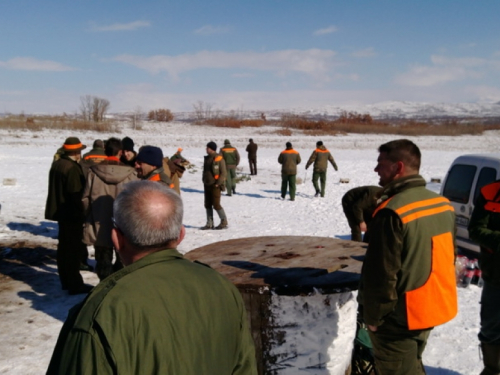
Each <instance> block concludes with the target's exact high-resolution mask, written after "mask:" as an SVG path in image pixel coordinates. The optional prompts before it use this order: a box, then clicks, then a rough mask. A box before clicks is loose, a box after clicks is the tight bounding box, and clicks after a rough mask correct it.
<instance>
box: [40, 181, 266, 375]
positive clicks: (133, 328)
mask: <svg viewBox="0 0 500 375" xmlns="http://www.w3.org/2000/svg"><path fill="white" fill-rule="evenodd" d="M182 216H183V207H182V200H181V198H180V197H179V195H178V194H177V193H176V192H175V191H174V190H172V189H169V188H167V187H166V186H164V185H162V184H158V183H155V182H151V181H133V182H130V183H128V184H127V185H126V186H125V188H124V190H123V191H122V192H121V193H120V194H119V195H118V197H117V198H116V200H115V203H114V221H115V228H114V229H113V231H112V238H113V243H114V245H115V248H116V250H117V252H118V254H119V255H120V258H121V260H122V262H123V264H124V265H125V268H123V269H121V270H120V271H118V272H116V273H114V274H112V275H111V276H110V277H108V278H107V279H106V280H104V281H103V282H101V283H100V284H99V285H98V286H97V287H95V288H94V290H93V291H92V292H91V293H90V295H89V296H88V297H87V299H85V300H84V301H83V302H82V303H80V304H79V305H77V306H75V307H74V308H73V309H72V310H71V311H70V314H69V316H68V319H67V321H66V322H65V324H64V326H63V328H62V330H61V333H60V336H59V339H58V341H57V344H56V347H55V350H54V353H53V356H52V359H51V361H50V364H49V368H48V370H47V374H49V375H55V374H58V375H67V374H71V375H86V374H88V375H90V374H100V375H107V374H109V375H112V374H113V375H114V374H120V375H138V374H140V375H158V374H182V375H213V374H218V375H256V374H257V370H256V360H255V350H254V346H253V341H252V337H251V334H250V331H249V329H248V322H247V318H246V312H245V307H244V304H243V300H242V298H241V295H240V293H239V291H238V290H237V289H236V287H235V286H234V285H233V284H231V283H230V282H229V281H228V280H227V279H226V278H224V277H223V276H222V275H220V274H219V273H217V272H216V271H214V270H212V269H211V268H209V267H208V266H204V265H201V264H198V263H193V262H191V261H188V260H187V259H185V258H184V257H183V256H182V254H180V253H179V252H178V251H177V250H176V246H177V245H178V244H179V243H180V242H181V241H182V239H183V237H184V235H185V229H184V227H183V225H182Z"/></svg>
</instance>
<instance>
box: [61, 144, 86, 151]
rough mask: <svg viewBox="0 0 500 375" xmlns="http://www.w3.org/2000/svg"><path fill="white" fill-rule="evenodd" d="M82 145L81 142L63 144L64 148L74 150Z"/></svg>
mask: <svg viewBox="0 0 500 375" xmlns="http://www.w3.org/2000/svg"><path fill="white" fill-rule="evenodd" d="M80 147H82V144H81V143H77V144H76V145H63V148H64V149H66V150H74V149H76V148H80Z"/></svg>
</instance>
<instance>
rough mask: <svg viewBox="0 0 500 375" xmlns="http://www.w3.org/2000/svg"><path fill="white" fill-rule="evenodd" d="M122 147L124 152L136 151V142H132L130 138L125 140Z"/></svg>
mask: <svg viewBox="0 0 500 375" xmlns="http://www.w3.org/2000/svg"><path fill="white" fill-rule="evenodd" d="M122 147H123V150H124V151H134V141H133V140H132V138H129V137H125V138H123V139H122ZM148 164H149V163H148Z"/></svg>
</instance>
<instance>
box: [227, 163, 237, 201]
mask: <svg viewBox="0 0 500 375" xmlns="http://www.w3.org/2000/svg"><path fill="white" fill-rule="evenodd" d="M226 171H227V174H226V189H227V195H233V190H234V189H236V181H235V179H236V168H227V169H226Z"/></svg>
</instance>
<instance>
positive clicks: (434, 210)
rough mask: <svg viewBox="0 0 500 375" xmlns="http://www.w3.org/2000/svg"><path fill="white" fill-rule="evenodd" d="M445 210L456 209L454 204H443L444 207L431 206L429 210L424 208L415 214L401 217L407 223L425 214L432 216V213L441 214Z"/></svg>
mask: <svg viewBox="0 0 500 375" xmlns="http://www.w3.org/2000/svg"><path fill="white" fill-rule="evenodd" d="M445 211H452V212H453V211H455V210H454V209H453V207H452V206H449V205H447V206H442V207H436V208H429V209H428V210H423V211H418V212H415V213H413V214H410V215H407V216H404V217H401V221H402V222H403V224H407V223H409V222H410V221H413V220H416V219H420V218H422V217H425V216H430V215H435V214H440V213H441V212H445Z"/></svg>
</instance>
